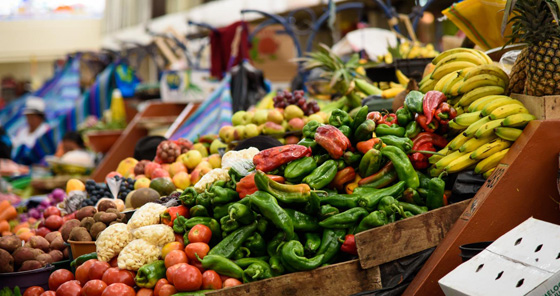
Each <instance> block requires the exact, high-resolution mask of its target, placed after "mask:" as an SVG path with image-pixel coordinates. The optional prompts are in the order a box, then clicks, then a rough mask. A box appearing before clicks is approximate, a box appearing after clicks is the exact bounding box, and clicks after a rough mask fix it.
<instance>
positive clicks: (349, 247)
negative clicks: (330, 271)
mask: <svg viewBox="0 0 560 296" xmlns="http://www.w3.org/2000/svg"><path fill="white" fill-rule="evenodd" d="M340 250H341V251H342V252H344V253H348V254H352V255H358V248H356V238H354V235H353V234H347V235H346V236H345V237H344V243H343V244H342V246H341V247H340Z"/></svg>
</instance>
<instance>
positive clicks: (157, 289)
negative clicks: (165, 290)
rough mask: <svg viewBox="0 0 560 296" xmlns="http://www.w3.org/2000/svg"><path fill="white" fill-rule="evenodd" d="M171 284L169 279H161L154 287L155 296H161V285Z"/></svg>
mask: <svg viewBox="0 0 560 296" xmlns="http://www.w3.org/2000/svg"><path fill="white" fill-rule="evenodd" d="M167 284H169V281H168V280H167V279H159V280H158V281H157V282H156V286H155V287H154V296H159V290H161V287H162V286H163V285H167Z"/></svg>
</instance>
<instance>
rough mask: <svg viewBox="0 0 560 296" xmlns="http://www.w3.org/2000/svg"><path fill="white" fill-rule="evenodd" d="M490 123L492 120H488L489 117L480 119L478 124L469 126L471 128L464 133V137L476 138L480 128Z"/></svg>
mask: <svg viewBox="0 0 560 296" xmlns="http://www.w3.org/2000/svg"><path fill="white" fill-rule="evenodd" d="M488 122H490V118H488V117H487V116H486V117H483V118H481V119H479V120H478V121H477V122H475V123H473V124H471V125H469V127H468V128H467V129H466V130H465V131H464V132H463V135H465V136H466V137H469V138H470V137H472V136H474V133H476V131H477V130H478V128H480V127H481V126H482V125H484V124H486V123H488Z"/></svg>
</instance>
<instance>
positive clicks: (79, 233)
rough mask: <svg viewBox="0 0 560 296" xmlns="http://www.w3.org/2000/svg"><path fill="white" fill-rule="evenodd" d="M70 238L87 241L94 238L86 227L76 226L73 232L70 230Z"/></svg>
mask: <svg viewBox="0 0 560 296" xmlns="http://www.w3.org/2000/svg"><path fill="white" fill-rule="evenodd" d="M68 240H73V241H79V242H85V241H91V240H92V239H91V235H90V234H89V232H88V231H87V229H85V228H84V227H74V229H72V232H70V237H69V238H68Z"/></svg>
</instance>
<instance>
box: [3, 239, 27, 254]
mask: <svg viewBox="0 0 560 296" xmlns="http://www.w3.org/2000/svg"><path fill="white" fill-rule="evenodd" d="M21 245H22V244H21V239H19V237H17V236H15V235H9V236H2V237H0V249H4V250H6V251H8V252H9V253H13V252H14V251H15V250H16V249H17V248H19V247H21Z"/></svg>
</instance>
